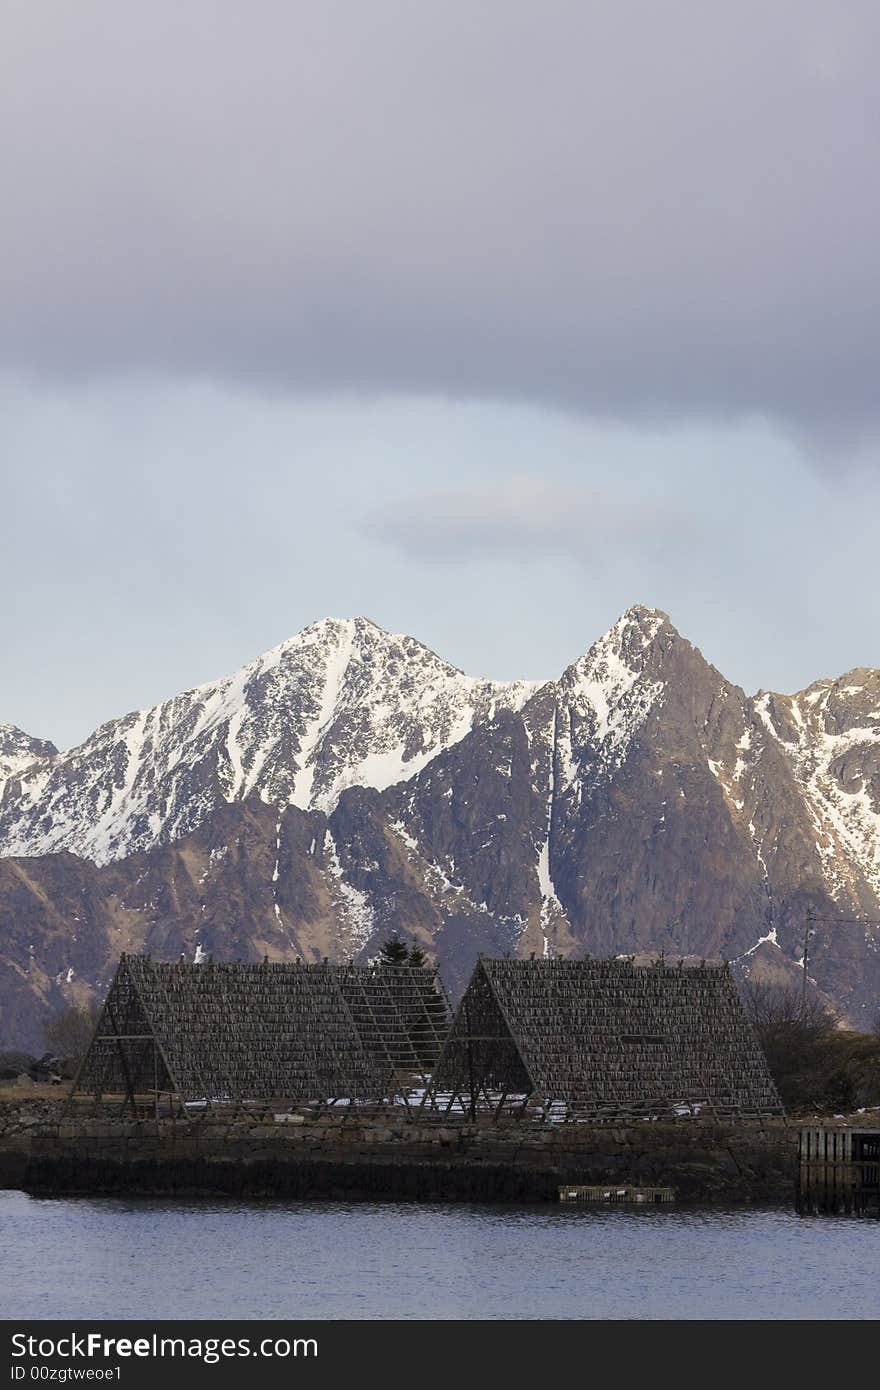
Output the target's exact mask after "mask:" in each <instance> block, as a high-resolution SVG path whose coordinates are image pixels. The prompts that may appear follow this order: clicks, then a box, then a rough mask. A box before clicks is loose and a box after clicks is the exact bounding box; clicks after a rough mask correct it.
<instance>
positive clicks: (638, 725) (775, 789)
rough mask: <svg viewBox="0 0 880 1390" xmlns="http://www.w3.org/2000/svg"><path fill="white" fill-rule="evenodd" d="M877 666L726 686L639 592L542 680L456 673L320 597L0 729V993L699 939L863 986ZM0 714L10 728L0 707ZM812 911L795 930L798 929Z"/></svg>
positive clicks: (686, 948)
mask: <svg viewBox="0 0 880 1390" xmlns="http://www.w3.org/2000/svg"><path fill="white" fill-rule="evenodd" d="M878 711H880V673H878V672H877V671H868V670H858V671H854V672H850V673H849V674H848V675H847V676H844V677H842V678H840V679H839V680H834V681H831V680H827V681H820V682H818V683H817V684H816V685H814V686H811V687H810V689H809V690H807V691H804V692H801V693H800V694H797V695H792V696H785V695H768V694H766V693H760V694H759V695H757V696H755V697H754V698H749V697H748V696H747V695H746V694H745V693H744V692H743V691H742V690H741V689H740V688H739V687H737V686H735V685H733V684H731V683H730V682H729V681H727V680H725V678H724V677H723V676H722V675H721V673H720V672H718V671H717V670H715V668H714V667H712V666H711V665H710V664H709V663H708V662H707V661H706V660H705V659H704V658H703V656H702V655H701V653H700V652H699V651H698V650H697V649H696V648H694V647H693V646H692V645H691V644H690V643H689V642H688V641H687V640H686V639H685V638H683V637H682V636H681V635H680V634H679V633H678V632H677V631H676V630H675V628H674V627H673V626H672V624H671V623H670V621H669V619H668V618H667V617H666V615H665V614H663V613H660V612H658V611H656V610H653V609H648V608H642V607H634V608H631V609H629V610H628V611H627V612H626V613H625V614H624V615H623V617H622V618H621V619H620V620H619V621H618V622H617V623H615V624H614V626H613V627H612V628H611V629H610V631H609V632H608V633H606V634H605V636H604V637H602V638H600V640H599V641H598V642H596V643H595V644H594V645H593V646H592V647H591V648H590V650H589V651H588V652H587V653H586V654H585V655H584V656H583V657H581V658H580V659H579V660H577V661H576V662H574V663H573V664H572V665H571V666H570V667H569V668H568V669H567V670H566V671H565V672H564V673H563V674H562V675H561V676H560V677H559V679H557V680H549V681H545V682H518V683H514V684H509V685H502V684H498V683H493V682H491V681H486V680H478V679H474V678H472V677H468V676H465V675H463V674H462V673H461V672H460V671H458V670H456V669H455V668H454V667H451V666H449V665H447V664H446V663H444V662H443V661H441V660H440V658H438V657H437V656H435V655H434V654H433V653H432V652H430V651H429V650H428V649H427V648H425V647H423V646H422V645H420V644H419V643H418V642H415V641H414V640H413V639H411V638H408V637H396V636H391V635H389V634H388V633H385V632H383V631H381V630H380V629H379V628H377V627H376V626H375V625H374V624H372V623H369V622H367V621H366V620H365V619H348V620H335V619H327V620H325V621H324V622H321V623H317V624H315V625H314V626H313V627H310V628H308V629H306V630H305V631H304V632H303V633H301V634H299V636H297V637H294V638H293V639H291V640H290V641H289V642H285V643H283V644H282V645H281V646H280V647H277V648H275V649H274V650H273V651H272V652H269V653H267V654H266V655H265V656H263V657H260V658H259V659H258V660H257V661H255V662H253V663H252V664H251V665H249V666H247V667H245V668H244V670H242V671H240V672H239V673H238V674H237V675H235V676H232V677H229V678H227V679H225V680H221V681H217V682H214V683H212V684H210V685H206V686H202V687H200V688H198V689H196V690H191V691H188V692H186V693H185V694H183V695H180V696H178V697H176V698H175V699H172V700H169V701H166V702H165V703H164V704H162V705H160V706H157V707H156V708H155V709H153V710H148V711H145V712H141V713H139V714H132V715H128V716H126V717H125V718H124V719H121V720H117V721H112V722H111V723H109V724H105V725H104V726H103V727H102V728H101V729H99V730H97V732H96V733H95V734H94V735H93V736H92V737H91V738H90V739H88V740H87V741H86V743H84V744H83V745H81V747H79V748H76V749H73V750H71V751H70V752H67V753H62V754H58V753H56V751H55V750H54V749H53V748H52V746H51V745H45V744H39V743H38V741H35V740H29V739H28V738H27V736H26V735H23V734H20V732H19V731H17V730H13V731H12V732H11V733H9V734H6V735H5V739H4V738H3V737H2V736H0V758H2V757H4V756H5V758H6V759H7V763H5V764H2V766H3V767H4V768H6V769H7V771H6V776H7V780H6V784H5V788H4V789H3V790H0V855H3V856H5V857H0V1005H2V1006H3V1015H2V1017H3V1024H2V1028H3V1037H4V1038H5V1039H7V1040H8V1041H10V1042H15V1041H17V1042H19V1043H23V1042H25V1041H26V1040H27V1038H28V1037H31V1038H33V1037H34V1034H35V1032H36V1031H37V1030H38V1018H39V1016H40V1012H41V1010H42V1011H43V1012H45V1011H46V1010H49V1009H52V1008H57V1007H58V1006H59V1005H60V1003H61V1001H62V1000H63V999H68V1000H70V999H86V998H88V997H89V996H90V995H91V993H92V992H94V991H95V990H97V991H100V990H101V988H102V987H103V984H104V983H105V982H106V980H107V978H108V977H109V973H110V971H111V969H112V966H113V963H114V962H115V960H116V958H117V956H118V953H119V951H120V950H121V949H126V950H128V949H146V950H150V951H152V952H153V953H154V954H156V955H159V956H164V957H171V958H173V957H175V956H177V955H178V954H179V953H180V952H181V951H184V952H186V953H187V955H188V956H189V957H190V959H198V960H201V959H203V958H204V957H205V956H206V955H207V954H209V953H213V954H214V955H215V956H216V957H218V958H221V959H222V958H229V957H232V958H235V957H245V958H257V959H259V958H262V956H263V955H264V954H269V955H270V956H271V957H277V958H281V959H284V958H292V957H293V956H295V955H301V956H303V957H304V958H305V959H315V958H320V957H322V956H324V955H329V956H333V957H349V956H356V957H360V958H367V957H369V956H370V955H371V954H374V953H375V952H376V950H377V949H378V946H379V944H380V943H381V941H382V940H383V939H385V937H387V935H388V934H389V933H390V932H392V931H396V932H400V933H403V934H405V935H408V936H412V937H415V938H416V939H417V940H418V941H419V942H420V944H421V945H422V946H423V947H424V949H425V950H426V951H427V952H428V954H429V955H431V956H433V957H434V958H436V959H437V960H438V962H439V963H440V966H441V969H442V971H443V974H444V977H445V978H446V979H447V981H448V983H449V985H450V986H451V988H452V989H453V990H455V989H457V988H458V987H460V985H461V984H462V983H463V981H464V979H465V978H466V976H467V974H468V971H469V969H470V966H471V963H472V961H473V959H474V957H475V955H476V953H477V952H478V951H480V950H482V951H484V952H486V953H489V954H500V953H502V952H504V951H511V952H514V953H515V954H519V955H527V954H529V953H531V952H533V951H534V952H536V953H538V954H549V953H559V954H563V955H570V954H580V953H583V952H584V951H585V950H586V951H590V952H592V953H594V954H613V953H626V954H630V953H637V954H640V953H643V952H651V951H664V952H665V953H666V954H667V955H673V956H674V955H679V954H681V955H690V956H698V957H699V956H707V957H709V956H713V957H717V956H722V957H725V958H727V959H730V960H731V961H732V962H734V963H735V966H736V968H737V969H739V970H740V971H741V972H743V973H748V972H760V973H763V974H764V975H765V976H768V977H770V978H776V979H780V980H789V981H798V982H799V981H801V980H802V978H803V970H802V960H803V952H804V944H805V941H807V940H809V963H808V975H809V979H810V980H811V981H812V982H813V983H814V984H815V986H816V987H817V988H819V989H820V990H821V991H822V992H823V994H824V995H825V996H826V998H828V999H830V1000H832V1001H833V1002H834V1003H835V1005H836V1007H837V1008H838V1009H839V1011H840V1012H841V1014H842V1015H844V1016H846V1017H849V1018H852V1019H855V1020H866V1021H867V1020H871V1019H872V1018H873V1011H874V1010H875V1009H876V1007H877V1000H878V996H880V927H878V926H877V925H875V923H876V921H877V919H880V713H878ZM7 727H8V726H7ZM808 931H810V932H812V936H811V937H809V938H808V937H807V932H808Z"/></svg>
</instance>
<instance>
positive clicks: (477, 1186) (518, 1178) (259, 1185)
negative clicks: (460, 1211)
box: [0, 1100, 798, 1205]
mask: <svg viewBox="0 0 880 1390" xmlns="http://www.w3.org/2000/svg"><path fill="white" fill-rule="evenodd" d="M61 1106H62V1102H61V1101H60V1100H59V1101H41V1102H33V1103H32V1104H31V1105H30V1106H28V1104H27V1102H22V1103H21V1105H19V1106H8V1105H6V1106H0V1188H15V1189H19V1190H23V1191H26V1192H29V1193H31V1194H33V1195H46V1196H49V1195H57V1196H61V1195H70V1196H72V1195H80V1196H96V1195H108V1196H135V1195H143V1196H151V1197H160V1196H161V1197H172V1196H197V1197H224V1196H226V1197H248V1198H250V1197H254V1198H271V1197H278V1198H290V1199H299V1198H309V1199H314V1198H321V1199H328V1198H330V1199H334V1198H338V1199H340V1200H352V1199H381V1198H388V1199H392V1200H396V1201H406V1200H411V1201H428V1202H431V1201H433V1202H444V1201H452V1202H455V1201H479V1202H501V1203H504V1202H517V1203H523V1202H543V1201H555V1200H557V1198H558V1188H559V1187H560V1186H562V1185H567V1184H601V1185H605V1184H609V1185H629V1186H669V1187H672V1188H674V1189H675V1193H676V1199H677V1200H678V1201H680V1202H699V1203H707V1204H720V1203H743V1204H746V1205H753V1204H755V1203H758V1202H786V1203H788V1202H793V1201H794V1195H795V1183H796V1171H797V1144H798V1128H797V1126H795V1125H792V1124H786V1122H785V1121H782V1120H764V1121H740V1122H732V1121H723V1122H722V1121H715V1120H704V1119H702V1118H700V1119H689V1120H679V1121H676V1122H674V1123H669V1122H662V1123H661V1122H642V1123H640V1124H629V1125H627V1126H621V1125H581V1124H534V1123H528V1122H521V1121H499V1122H496V1121H492V1120H490V1119H488V1118H486V1119H478V1120H477V1122H476V1123H474V1122H472V1121H470V1120H469V1119H464V1118H463V1117H456V1116H443V1117H438V1116H434V1117H432V1118H431V1119H430V1120H429V1119H427V1118H426V1117H424V1116H423V1117H411V1118H410V1117H406V1118H402V1117H401V1116H400V1114H399V1113H396V1114H395V1113H389V1112H386V1113H384V1114H370V1115H365V1114H362V1113H349V1114H336V1115H333V1114H327V1113H325V1114H322V1115H318V1116H304V1117H301V1118H298V1122H297V1123H275V1122H274V1121H273V1119H272V1117H268V1118H266V1119H259V1118H257V1117H255V1116H235V1117H232V1118H219V1117H218V1118H216V1119H213V1118H209V1119H203V1120H200V1121H197V1122H191V1123H189V1124H187V1123H185V1122H184V1123H183V1124H182V1123H181V1122H180V1121H171V1120H165V1119H163V1120H159V1121H158V1122H157V1121H155V1120H137V1121H134V1120H124V1119H121V1118H102V1119H95V1118H92V1119H85V1118H82V1117H77V1118H76V1119H71V1118H63V1119H62V1118H60V1113H59V1112H60V1110H61Z"/></svg>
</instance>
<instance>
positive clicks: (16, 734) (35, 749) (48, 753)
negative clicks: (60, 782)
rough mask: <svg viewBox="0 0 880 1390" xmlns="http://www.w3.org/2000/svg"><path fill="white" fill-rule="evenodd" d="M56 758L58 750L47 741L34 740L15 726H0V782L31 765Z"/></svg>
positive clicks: (41, 739) (42, 739)
mask: <svg viewBox="0 0 880 1390" xmlns="http://www.w3.org/2000/svg"><path fill="white" fill-rule="evenodd" d="M57 756H58V749H57V748H56V747H55V744H54V743H50V742H49V740H48V739H44V738H34V737H33V736H32V735H31V734H26V733H25V732H24V730H23V729H19V728H18V727H17V726H16V725H15V724H0V782H4V781H6V779H7V778H9V777H15V776H16V775H17V774H18V773H19V772H23V771H24V769H25V768H27V767H30V766H31V765H32V764H33V763H36V762H43V761H45V760H46V759H48V758H55V757H57Z"/></svg>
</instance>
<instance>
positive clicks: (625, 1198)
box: [559, 1183, 675, 1206]
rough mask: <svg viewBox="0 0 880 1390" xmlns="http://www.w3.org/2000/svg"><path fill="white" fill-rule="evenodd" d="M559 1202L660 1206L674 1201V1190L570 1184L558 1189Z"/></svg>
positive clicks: (670, 1188) (615, 1185)
mask: <svg viewBox="0 0 880 1390" xmlns="http://www.w3.org/2000/svg"><path fill="white" fill-rule="evenodd" d="M559 1200H560V1202H603V1203H609V1202H610V1203H612V1204H615V1203H618V1202H619V1203H624V1202H627V1203H631V1204H637V1205H640V1206H643V1205H655V1204H656V1205H661V1204H664V1203H668V1202H674V1201H675V1189H674V1188H672V1187H626V1186H623V1187H622V1186H619V1185H617V1184H611V1185H609V1184H607V1183H604V1184H599V1185H598V1186H596V1185H590V1186H584V1185H577V1184H576V1185H574V1186H572V1185H571V1184H570V1183H569V1184H566V1186H565V1187H560V1189H559Z"/></svg>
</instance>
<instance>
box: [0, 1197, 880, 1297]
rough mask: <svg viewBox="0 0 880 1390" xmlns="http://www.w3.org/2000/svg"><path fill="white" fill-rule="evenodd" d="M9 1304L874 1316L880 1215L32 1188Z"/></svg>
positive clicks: (7, 1252)
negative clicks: (161, 1197) (88, 1194)
mask: <svg viewBox="0 0 880 1390" xmlns="http://www.w3.org/2000/svg"><path fill="white" fill-rule="evenodd" d="M0 1248H2V1258H0V1317H4V1318H31V1317H44V1318H77V1319H80V1318H87V1317H105V1318H109V1317H116V1318H184V1317H193V1318H223V1317H239V1318H313V1317H314V1318H682V1319H684V1318H687V1319H695V1318H876V1317H878V1316H880V1279H878V1267H880V1222H877V1221H872V1220H866V1219H862V1220H857V1219H847V1218H845V1217H836V1218H817V1217H810V1218H799V1217H797V1216H795V1215H793V1214H792V1213H790V1212H788V1211H785V1210H778V1209H773V1210H768V1209H742V1208H738V1209H735V1210H720V1209H717V1208H716V1209H711V1210H710V1209H693V1208H690V1209H688V1208H675V1207H673V1208H665V1209H663V1208H654V1209H648V1210H632V1209H631V1210H627V1209H624V1208H611V1209H601V1208H594V1209H584V1208H579V1207H560V1206H555V1205H554V1206H549V1205H548V1206H544V1205H541V1206H530V1207H516V1208H513V1207H486V1206H468V1205H462V1206H434V1205H431V1206H428V1205H424V1206H422V1205H395V1204H392V1203H358V1204H350V1205H349V1204H345V1203H341V1202H334V1203H317V1202H283V1203H282V1202H277V1203H274V1202H261V1203H257V1202H253V1203H234V1202H222V1203H221V1202H199V1203H196V1202H168V1201H148V1200H137V1201H134V1200H132V1201H113V1200H109V1199H87V1198H79V1199H74V1200H66V1199H64V1200H62V1199H37V1198H32V1197H28V1196H26V1195H25V1194H24V1193H21V1192H0Z"/></svg>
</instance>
